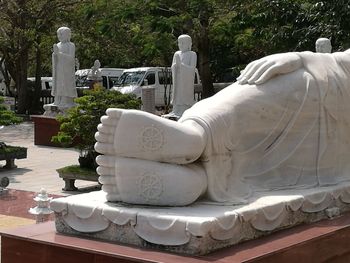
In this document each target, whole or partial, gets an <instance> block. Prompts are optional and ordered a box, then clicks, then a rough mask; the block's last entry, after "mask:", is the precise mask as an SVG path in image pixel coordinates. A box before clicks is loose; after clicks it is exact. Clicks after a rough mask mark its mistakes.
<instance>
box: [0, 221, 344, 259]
mask: <svg viewBox="0 0 350 263" xmlns="http://www.w3.org/2000/svg"><path fill="white" fill-rule="evenodd" d="M0 234H1V262H4V263H6V262H11V263H22V262H26V263H46V262H50V263H62V262H74V263H75V262H86V263H89V262H91V263H92V262H95V263H106V262H128V263H131V262H167V263H176V262H181V263H186V262H188V263H205V262H211V263H220V262H251V263H262V262H283V263H290V262H350V246H349V245H348V242H349V239H350V216H349V215H344V216H342V217H339V218H336V219H334V220H322V221H320V222H318V223H313V224H307V225H303V226H297V227H294V228H292V229H286V230H282V231H280V232H278V233H274V234H271V235H270V236H268V237H263V238H260V239H258V240H253V241H248V242H245V243H243V244H239V245H237V246H235V247H231V248H225V249H222V250H220V251H217V252H214V253H211V254H209V255H206V256H201V257H193V256H182V255H176V254H170V253H166V252H162V251H159V250H152V249H139V248H136V247H132V246H125V245H120V244H111V243H108V242H101V241H96V240H91V239H82V238H78V237H72V236H67V235H61V234H59V233H57V232H56V231H55V226H54V224H53V222H47V223H42V224H36V225H29V226H24V227H19V228H16V229H7V230H2V231H1V233H0Z"/></svg>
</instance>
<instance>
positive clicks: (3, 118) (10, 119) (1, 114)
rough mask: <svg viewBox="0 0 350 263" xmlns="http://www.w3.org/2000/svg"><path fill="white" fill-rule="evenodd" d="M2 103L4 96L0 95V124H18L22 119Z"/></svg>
mask: <svg viewBox="0 0 350 263" xmlns="http://www.w3.org/2000/svg"><path fill="white" fill-rule="evenodd" d="M3 103H4V98H3V97H0V125H11V124H18V123H20V122H22V121H23V120H22V118H20V117H17V116H16V114H15V113H14V112H13V111H10V110H8V109H7V108H6V107H5V105H3Z"/></svg>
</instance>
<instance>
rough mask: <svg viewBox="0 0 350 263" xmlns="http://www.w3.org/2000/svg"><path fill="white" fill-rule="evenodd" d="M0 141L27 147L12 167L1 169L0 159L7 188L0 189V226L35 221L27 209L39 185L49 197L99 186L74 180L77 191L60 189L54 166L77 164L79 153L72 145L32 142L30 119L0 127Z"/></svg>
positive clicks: (60, 184)
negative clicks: (49, 144)
mask: <svg viewBox="0 0 350 263" xmlns="http://www.w3.org/2000/svg"><path fill="white" fill-rule="evenodd" d="M0 141H3V142H5V143H6V144H7V145H13V146H22V147H27V149H28V150H27V158H26V159H20V160H15V164H16V165H17V166H18V168H16V169H10V170H8V169H4V168H2V166H3V165H5V161H0V178H1V177H3V176H6V177H8V178H9V179H10V184H9V186H8V187H7V190H6V191H3V192H2V193H0V230H2V229H6V228H13V227H17V226H21V225H28V224H35V217H34V216H33V215H31V214H29V213H28V210H29V208H32V207H35V206H36V203H35V201H34V200H33V198H34V197H35V196H36V195H37V193H38V192H39V191H40V189H41V188H45V189H46V190H47V192H48V194H49V196H50V197H59V196H66V195H71V194H77V193H82V192H87V191H93V190H97V189H99V188H98V185H97V183H95V182H87V181H76V186H77V187H78V188H79V190H78V191H74V192H66V191H62V187H63V186H64V182H63V180H62V179H61V178H59V177H58V174H57V172H56V169H58V168H61V167H64V166H67V165H72V164H77V163H78V156H79V153H78V151H77V150H75V149H73V148H58V147H47V146H39V145H34V125H33V123H32V122H30V121H28V122H24V123H22V124H19V125H11V126H5V127H4V128H3V129H0ZM52 219H53V217H52V216H51V217H50V220H52Z"/></svg>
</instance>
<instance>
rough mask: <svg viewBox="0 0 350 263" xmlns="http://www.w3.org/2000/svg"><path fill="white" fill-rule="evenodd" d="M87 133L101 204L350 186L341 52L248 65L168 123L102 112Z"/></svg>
mask: <svg viewBox="0 0 350 263" xmlns="http://www.w3.org/2000/svg"><path fill="white" fill-rule="evenodd" d="M95 137H96V140H97V143H96V145H95V149H96V150H97V151H98V152H100V153H101V154H102V155H100V156H98V158H97V163H98V164H99V167H98V170H97V171H98V173H99V174H100V179H99V180H100V182H101V183H102V184H103V188H102V189H103V190H104V191H105V192H106V193H107V200H109V201H122V202H126V203H131V204H146V205H159V206H184V205H189V204H191V203H193V202H195V201H196V200H199V199H201V200H208V201H212V202H218V203H222V204H243V203H246V202H247V200H248V199H249V197H250V196H252V195H253V194H254V193H256V192H261V193H266V194H267V195H268V194H269V193H270V192H271V191H274V190H283V189H300V188H315V187H322V186H329V185H335V184H340V183H342V182H344V181H349V180H350V52H348V51H345V52H336V53H332V54H322V53H312V52H293V53H283V54H274V55H270V56H267V57H264V58H261V59H259V60H256V61H253V62H251V63H250V64H248V66H247V67H246V68H245V69H244V70H243V71H242V73H241V75H240V77H239V78H238V79H237V82H235V83H233V84H232V85H230V86H228V87H227V88H225V89H224V90H222V91H220V92H218V93H217V94H215V95H214V96H212V97H210V98H207V99H204V100H202V101H199V102H197V103H196V104H195V105H193V106H192V107H191V108H190V109H188V110H186V111H185V112H184V114H183V116H182V117H181V118H180V119H179V121H177V122H174V121H170V120H167V119H165V118H161V117H158V116H155V115H152V114H149V113H146V112H142V111H137V110H124V109H116V108H110V109H108V110H107V112H106V116H103V117H102V118H101V124H100V125H99V126H98V132H97V133H96V136H95Z"/></svg>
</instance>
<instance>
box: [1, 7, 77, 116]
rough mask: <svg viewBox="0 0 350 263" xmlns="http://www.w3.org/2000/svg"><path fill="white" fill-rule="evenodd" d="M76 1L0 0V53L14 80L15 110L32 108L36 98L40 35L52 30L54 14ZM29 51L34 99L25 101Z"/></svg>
mask: <svg viewBox="0 0 350 263" xmlns="http://www.w3.org/2000/svg"><path fill="white" fill-rule="evenodd" d="M76 3H78V1H74V0H69V1H65V0H41V1H35V0H1V1H0V23H1V25H2V27H1V30H0V53H1V54H2V57H3V58H4V61H5V65H6V68H7V69H8V70H9V72H10V75H11V76H12V78H13V79H14V81H15V83H16V91H17V96H18V104H17V107H18V109H17V111H18V112H19V113H26V112H27V111H29V110H30V109H31V108H35V107H36V105H37V104H38V101H39V95H40V87H41V85H40V77H41V64H42V57H41V42H42V38H44V37H45V36H46V34H48V33H49V32H51V31H52V26H53V25H54V24H55V23H57V17H58V15H59V14H60V13H62V12H67V11H68V10H70V9H72V8H73V7H74V5H75V4H76ZM79 3H81V1H79ZM31 51H32V52H34V53H35V59H34V62H35V72H36V73H35V75H36V78H37V80H36V88H35V92H34V94H35V96H34V99H33V100H31V101H29V99H28V89H27V75H28V68H29V59H30V53H31ZM32 102H34V103H32Z"/></svg>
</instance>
